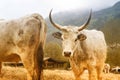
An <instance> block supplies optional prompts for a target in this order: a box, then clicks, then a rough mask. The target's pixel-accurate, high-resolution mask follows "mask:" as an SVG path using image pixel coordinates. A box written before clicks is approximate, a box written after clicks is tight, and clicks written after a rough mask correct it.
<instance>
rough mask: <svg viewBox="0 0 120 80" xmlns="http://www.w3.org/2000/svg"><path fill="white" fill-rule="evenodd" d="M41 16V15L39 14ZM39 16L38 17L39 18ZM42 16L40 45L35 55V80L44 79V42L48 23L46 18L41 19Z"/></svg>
mask: <svg viewBox="0 0 120 80" xmlns="http://www.w3.org/2000/svg"><path fill="white" fill-rule="evenodd" d="M39 17H40V16H39ZM39 17H38V19H39ZM41 18H42V17H40V19H39V21H40V27H39V28H40V29H39V31H40V32H39V33H40V36H39V45H38V49H37V52H36V54H35V56H34V60H35V67H34V68H35V69H34V70H35V72H34V79H33V80H43V66H42V65H43V56H44V50H43V49H44V44H45V40H46V24H45V21H44V20H41Z"/></svg>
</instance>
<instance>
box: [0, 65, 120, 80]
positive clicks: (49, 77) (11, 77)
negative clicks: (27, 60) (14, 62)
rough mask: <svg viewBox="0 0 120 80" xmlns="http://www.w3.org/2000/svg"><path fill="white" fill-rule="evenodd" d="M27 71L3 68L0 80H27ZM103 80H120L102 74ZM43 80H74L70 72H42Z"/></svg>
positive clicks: (118, 75)
mask: <svg viewBox="0 0 120 80" xmlns="http://www.w3.org/2000/svg"><path fill="white" fill-rule="evenodd" d="M26 73H27V71H26V70H25V69H24V68H22V67H3V69H2V74H1V75H0V80H27V78H26ZM103 78H104V80H120V74H112V73H109V74H104V77H103ZM44 80H74V75H73V73H72V71H66V70H44ZM82 80H88V73H87V71H85V72H84V74H83V75H82Z"/></svg>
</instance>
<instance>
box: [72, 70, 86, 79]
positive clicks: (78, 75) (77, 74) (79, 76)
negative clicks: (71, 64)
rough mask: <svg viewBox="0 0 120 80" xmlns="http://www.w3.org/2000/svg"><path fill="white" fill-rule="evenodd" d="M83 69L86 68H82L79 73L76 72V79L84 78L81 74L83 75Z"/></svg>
mask: <svg viewBox="0 0 120 80" xmlns="http://www.w3.org/2000/svg"><path fill="white" fill-rule="evenodd" d="M83 71H84V70H83V69H81V70H80V71H79V72H78V73H76V72H74V74H75V80H82V79H81V75H82V73H83Z"/></svg>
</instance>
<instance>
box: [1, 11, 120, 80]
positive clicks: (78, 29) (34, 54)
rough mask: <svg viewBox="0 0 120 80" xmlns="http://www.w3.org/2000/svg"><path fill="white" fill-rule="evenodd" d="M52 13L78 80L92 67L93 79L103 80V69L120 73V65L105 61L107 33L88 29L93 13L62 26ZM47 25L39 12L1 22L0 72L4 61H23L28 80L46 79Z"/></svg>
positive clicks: (56, 35) (65, 51)
mask: <svg viewBox="0 0 120 80" xmlns="http://www.w3.org/2000/svg"><path fill="white" fill-rule="evenodd" d="M51 13H52V10H51V11H50V13H49V19H50V22H51V24H52V25H53V27H55V28H57V29H58V30H60V31H61V32H55V33H53V36H54V37H55V38H58V39H61V40H62V49H63V52H62V55H63V56H64V57H66V58H68V59H69V62H70V65H71V68H72V71H73V73H74V76H75V79H76V80H81V74H82V73H83V72H84V70H85V69H87V70H88V73H89V80H102V72H103V71H104V72H105V73H109V71H111V72H117V73H119V72H120V68H119V67H115V68H112V69H111V68H110V65H109V64H105V60H106V56H107V55H106V54H107V45H106V41H105V38H104V34H103V32H101V31H98V30H86V29H85V28H86V27H87V26H88V24H89V23H90V20H91V16H92V10H91V11H90V15H89V18H88V20H87V21H86V22H85V23H84V24H83V25H81V26H61V25H60V24H57V23H55V22H54V21H53V20H52V17H51ZM46 33H47V25H46V22H45V20H44V19H43V18H42V16H41V15H39V14H31V15H27V16H24V17H21V18H19V19H14V20H1V21H0V73H1V69H2V62H19V61H22V63H23V65H24V67H25V68H26V69H27V80H43V66H42V64H43V55H44V45H45V41H46ZM110 69H111V70H110Z"/></svg>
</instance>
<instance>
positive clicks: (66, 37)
mask: <svg viewBox="0 0 120 80" xmlns="http://www.w3.org/2000/svg"><path fill="white" fill-rule="evenodd" d="M53 36H54V37H55V38H58V39H61V40H62V48H63V52H62V55H63V56H65V57H71V56H73V53H74V51H76V49H77V47H78V44H80V41H84V40H85V39H86V38H87V37H86V36H85V35H84V34H81V33H79V32H76V31H73V29H72V28H71V29H69V30H67V29H66V31H63V32H62V33H60V32H55V33H53Z"/></svg>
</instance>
